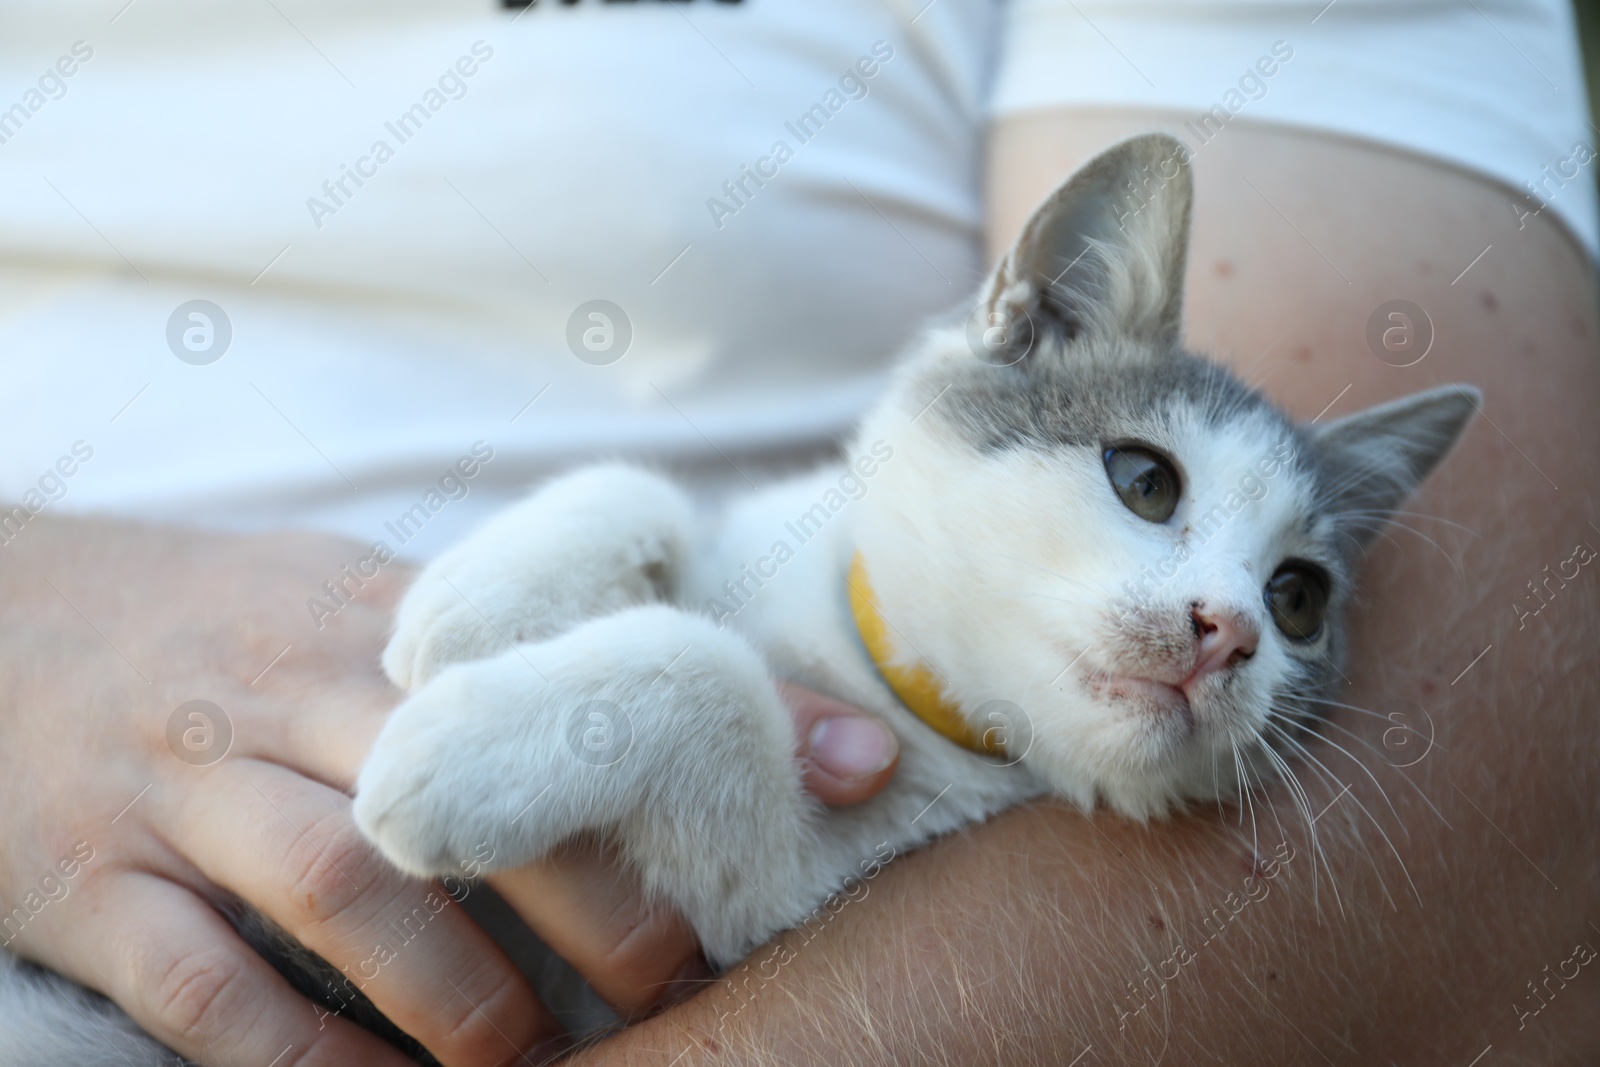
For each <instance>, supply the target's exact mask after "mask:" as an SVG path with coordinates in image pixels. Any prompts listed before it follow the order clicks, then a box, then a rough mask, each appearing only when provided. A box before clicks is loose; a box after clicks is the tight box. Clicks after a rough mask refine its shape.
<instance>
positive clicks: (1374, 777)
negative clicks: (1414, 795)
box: [1269, 712, 1411, 837]
mask: <svg viewBox="0 0 1600 1067" xmlns="http://www.w3.org/2000/svg"><path fill="white" fill-rule="evenodd" d="M1269 714H1270V712H1269ZM1324 721H1326V722H1330V723H1331V721H1332V720H1324ZM1296 725H1299V724H1296ZM1302 729H1304V727H1302ZM1307 732H1308V733H1310V732H1311V731H1309V730H1307ZM1313 736H1315V737H1316V738H1317V740H1319V741H1321V742H1322V743H1323V744H1325V745H1329V746H1331V747H1332V748H1333V749H1334V750H1335V751H1337V752H1339V753H1341V754H1343V756H1344V757H1345V758H1346V759H1348V760H1349V761H1350V762H1351V763H1354V764H1355V765H1356V766H1357V767H1359V768H1360V769H1361V773H1362V774H1364V775H1366V776H1367V779H1368V780H1369V781H1370V782H1372V784H1373V785H1375V786H1377V788H1378V795H1379V796H1380V797H1382V798H1383V802H1384V803H1385V804H1387V805H1388V807H1389V814H1390V815H1393V816H1394V819H1395V822H1397V823H1399V824H1400V829H1401V831H1402V832H1404V833H1405V834H1406V836H1407V837H1410V836H1411V833H1410V831H1409V830H1406V827H1405V822H1404V821H1403V820H1402V819H1401V818H1400V813H1399V812H1398V811H1397V810H1395V806H1394V802H1393V801H1391V800H1390V799H1389V791H1388V790H1387V789H1385V788H1383V783H1382V782H1380V781H1378V776H1377V775H1375V774H1373V773H1372V771H1371V770H1370V769H1368V767H1367V765H1366V764H1365V763H1362V762H1361V761H1360V760H1359V759H1357V758H1356V756H1355V754H1354V753H1353V752H1351V751H1350V750H1349V749H1347V748H1345V747H1344V746H1343V745H1341V744H1339V742H1337V741H1335V740H1334V739H1333V738H1331V737H1327V736H1325V735H1323V734H1313Z"/></svg>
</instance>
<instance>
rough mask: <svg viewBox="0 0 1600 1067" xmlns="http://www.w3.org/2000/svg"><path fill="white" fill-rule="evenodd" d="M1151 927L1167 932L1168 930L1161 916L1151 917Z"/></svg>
mask: <svg viewBox="0 0 1600 1067" xmlns="http://www.w3.org/2000/svg"><path fill="white" fill-rule="evenodd" d="M1150 925H1151V926H1154V927H1155V928H1156V929H1157V930H1165V929H1166V928H1167V924H1166V923H1164V922H1162V921H1161V916H1159V915H1152V916H1150Z"/></svg>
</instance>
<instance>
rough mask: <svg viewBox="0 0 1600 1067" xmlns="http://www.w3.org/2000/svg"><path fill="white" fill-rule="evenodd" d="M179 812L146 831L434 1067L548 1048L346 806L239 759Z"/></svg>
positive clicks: (443, 908) (515, 989)
mask: <svg viewBox="0 0 1600 1067" xmlns="http://www.w3.org/2000/svg"><path fill="white" fill-rule="evenodd" d="M219 770H221V768H219ZM184 803H185V804H186V808H185V810H183V811H182V812H181V813H179V814H178V816H177V817H176V818H171V819H162V820H159V821H158V825H170V826H171V827H173V829H172V831H171V836H172V838H173V841H172V843H173V845H174V846H175V847H176V848H178V850H179V851H180V852H182V853H184V854H185V855H186V856H188V857H189V858H190V860H191V861H192V862H194V863H195V864H196V865H197V866H199V868H200V870H201V872H202V873H203V874H204V875H205V876H206V877H207V878H208V879H210V880H211V881H212V882H214V883H216V884H217V885H220V886H223V887H225V888H227V889H229V890H231V891H233V892H234V893H236V894H238V895H239V896H240V897H242V898H243V899H245V900H246V901H248V902H250V903H251V904H253V905H255V906H256V907H257V908H260V909H261V911H262V912H263V913H264V914H266V915H267V916H268V917H269V918H271V919H272V920H273V921H274V922H276V923H278V925H280V926H282V927H283V928H284V929H285V930H287V931H288V932H289V933H290V934H291V935H293V936H294V937H295V938H296V939H298V940H299V941H300V942H301V943H302V944H304V945H305V946H306V947H307V948H309V949H311V950H312V951H313V952H315V953H317V954H318V955H319V956H321V957H322V958H323V959H325V960H327V961H328V962H329V963H331V964H333V965H334V966H335V967H337V968H339V969H340V970H342V971H343V972H344V973H345V974H346V975H348V976H349V977H351V979H352V980H353V981H354V982H355V983H356V985H357V987H358V988H359V989H360V990H361V991H362V992H363V993H365V994H366V995H367V996H368V997H369V998H370V999H371V1000H372V1002H373V1004H374V1005H376V1006H377V1008H378V1010H379V1011H381V1012H383V1013H384V1014H385V1015H386V1016H388V1017H389V1019H391V1020H392V1021H393V1022H394V1023H395V1025H396V1026H398V1027H400V1028H401V1029H402V1030H404V1031H405V1032H406V1033H408V1034H410V1035H411V1036H412V1037H414V1038H416V1039H417V1040H418V1041H420V1042H421V1043H422V1044H423V1045H424V1046H425V1047H426V1048H427V1049H428V1050H429V1051H430V1052H432V1053H433V1054H434V1056H435V1057H437V1058H438V1059H439V1060H440V1061H441V1062H442V1063H443V1064H444V1065H445V1067H486V1065H490V1064H501V1063H510V1062H515V1061H519V1060H520V1059H521V1058H522V1053H523V1051H524V1050H527V1049H528V1048H529V1047H530V1046H533V1045H535V1044H537V1043H540V1042H542V1041H546V1040H549V1039H552V1038H555V1037H556V1036H558V1034H559V1028H558V1027H557V1025H556V1024H555V1022H554V1020H553V1019H552V1018H551V1016H550V1014H549V1013H548V1012H547V1011H546V1010H545V1009H544V1007H543V1006H542V1005H541V1004H540V1003H539V1002H538V1000H537V999H536V998H535V996H534V994H533V990H532V988H531V987H529V985H528V983H527V981H526V980H525V979H524V978H523V977H522V975H521V974H520V973H519V972H518V971H517V970H516V968H515V967H514V966H513V965H512V963H511V961H510V960H509V959H507V958H506V955H505V953H504V952H503V951H502V950H501V949H500V948H499V946H497V945H496V944H495V943H494V942H493V941H492V940H490V938H489V937H488V935H486V934H485V933H484V932H483V931H482V930H481V929H479V928H478V926H477V925H476V924H474V923H473V922H472V920H471V919H470V918H468V917H467V915H466V914H465V913H464V912H463V911H462V909H461V908H460V907H459V906H458V905H457V904H456V903H455V901H453V900H452V899H451V898H450V896H449V895H447V894H446V893H445V892H444V891H443V890H441V889H440V888H439V887H437V886H433V885H428V884H426V883H422V882H417V881H414V880H412V879H409V878H407V877H406V876H405V875H403V874H401V873H400V872H398V871H396V870H395V869H394V868H392V867H391V866H389V864H388V863H387V862H385V861H384V859H383V858H382V857H381V856H379V855H378V854H377V852H375V851H374V850H373V848H372V847H371V845H369V844H368V843H367V841H366V840H365V839H364V838H363V837H362V836H361V834H360V832H359V831H358V830H357V829H356V826H355V823H354V822H353V821H352V819H351V816H350V798H349V797H346V796H344V795H343V794H341V793H337V792H335V791H333V790H331V789H327V788H325V787H323V786H321V785H318V784H316V783H315V782H311V781H309V780H307V779H305V778H302V777H300V776H298V775H296V774H294V773H292V772H290V771H287V770H284V769H283V768H281V767H276V766H274V765H272V764H268V763H262V762H259V761H255V760H241V761H239V762H238V763H236V764H233V765H232V766H231V767H230V768H228V769H227V772H226V773H216V774H210V775H207V776H206V777H205V778H204V779H203V781H202V783H201V784H200V786H199V787H197V788H196V789H195V790H193V791H192V792H191V793H190V798H189V799H187V800H186V801H184Z"/></svg>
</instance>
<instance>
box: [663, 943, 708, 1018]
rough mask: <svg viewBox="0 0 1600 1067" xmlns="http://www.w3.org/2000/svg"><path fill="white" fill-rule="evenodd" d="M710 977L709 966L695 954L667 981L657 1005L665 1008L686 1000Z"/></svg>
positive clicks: (703, 986) (702, 987) (703, 985)
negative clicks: (664, 990)
mask: <svg viewBox="0 0 1600 1067" xmlns="http://www.w3.org/2000/svg"><path fill="white" fill-rule="evenodd" d="M710 977H711V968H710V967H708V966H706V961H705V960H703V959H701V958H700V957H699V956H695V957H694V958H693V959H691V960H690V961H689V962H688V963H685V964H684V965H683V966H682V967H681V968H679V969H678V973H677V974H675V975H673V977H672V981H670V982H668V983H667V989H666V992H664V993H662V994H661V1000H660V1002H659V1004H658V1007H661V1008H665V1007H668V1006H670V1005H673V1004H676V1003H678V1002H679V1001H680V1000H687V999H688V998H690V997H692V996H694V994H696V993H698V992H699V991H700V990H702V989H704V988H705V986H706V979H708V978H710Z"/></svg>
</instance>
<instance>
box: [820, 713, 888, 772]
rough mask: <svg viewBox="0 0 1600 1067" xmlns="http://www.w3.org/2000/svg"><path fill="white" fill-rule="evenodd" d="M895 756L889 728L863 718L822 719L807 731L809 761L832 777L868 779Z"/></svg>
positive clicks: (850, 716)
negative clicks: (809, 731) (809, 749)
mask: <svg viewBox="0 0 1600 1067" xmlns="http://www.w3.org/2000/svg"><path fill="white" fill-rule="evenodd" d="M899 753H900V743H899V741H897V740H896V739H895V736H894V734H892V733H890V732H889V728H888V727H887V726H885V725H883V724H882V723H881V722H879V721H878V720H876V719H870V718H867V717H866V716H864V715H841V716H838V717H836V718H832V719H823V720H822V721H820V722H818V723H817V724H816V725H815V726H813V727H812V728H811V760H812V762H813V763H815V764H816V765H817V766H818V767H821V768H822V769H823V770H825V771H827V772H828V773H829V774H831V775H833V776H834V777H835V778H844V779H848V780H854V779H859V778H869V777H871V776H872V775H874V774H877V773H879V772H880V771H882V770H883V769H884V768H885V767H887V766H889V764H891V763H893V762H894V758H895V756H897V755H899Z"/></svg>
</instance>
